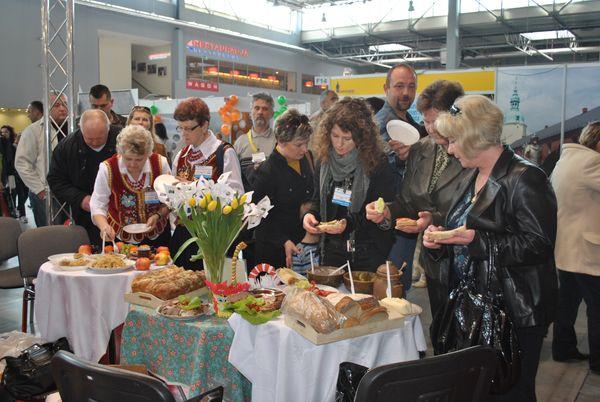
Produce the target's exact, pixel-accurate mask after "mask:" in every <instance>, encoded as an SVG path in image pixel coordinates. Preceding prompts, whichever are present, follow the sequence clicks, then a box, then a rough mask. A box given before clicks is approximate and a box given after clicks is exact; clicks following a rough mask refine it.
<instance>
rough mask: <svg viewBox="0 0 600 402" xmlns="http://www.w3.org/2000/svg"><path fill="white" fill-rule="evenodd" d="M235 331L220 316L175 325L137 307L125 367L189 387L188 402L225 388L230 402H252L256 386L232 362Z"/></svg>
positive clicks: (130, 320) (126, 338)
mask: <svg viewBox="0 0 600 402" xmlns="http://www.w3.org/2000/svg"><path fill="white" fill-rule="evenodd" d="M232 340H233V330H232V329H231V327H230V326H229V324H228V323H227V320H225V319H222V318H218V317H216V316H212V317H205V318H203V319H201V320H195V321H187V322H184V321H175V320H171V319H168V318H164V317H160V316H158V315H157V314H156V313H155V312H154V311H153V310H151V309H147V308H144V307H139V306H132V309H131V311H129V314H128V315H127V318H126V319H125V327H124V328H123V338H122V343H121V364H145V365H146V367H147V368H148V370H150V371H152V372H153V373H155V374H157V375H159V376H161V377H163V378H164V379H165V380H167V381H168V382H173V383H180V384H183V385H185V386H187V387H189V395H188V397H193V396H195V395H198V394H200V393H202V392H204V391H207V390H209V389H211V388H214V387H217V386H219V385H223V386H224V387H225V398H224V400H226V401H250V399H251V393H252V386H251V384H250V382H249V381H248V380H247V379H246V378H245V377H244V376H243V375H242V374H240V372H239V371H237V370H236V369H235V367H233V366H232V365H231V364H230V363H229V362H228V361H227V357H228V355H229V348H230V346H231V342H232Z"/></svg>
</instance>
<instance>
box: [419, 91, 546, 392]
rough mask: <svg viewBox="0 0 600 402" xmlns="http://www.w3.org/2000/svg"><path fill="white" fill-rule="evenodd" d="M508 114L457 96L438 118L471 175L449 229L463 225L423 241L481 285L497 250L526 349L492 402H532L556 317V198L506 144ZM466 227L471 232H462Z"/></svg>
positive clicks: (454, 273) (504, 291)
mask: <svg viewBox="0 0 600 402" xmlns="http://www.w3.org/2000/svg"><path fill="white" fill-rule="evenodd" d="M502 124H503V115H502V112H501V111H500V109H499V108H498V107H497V106H496V105H494V104H493V103H492V102H491V101H490V100H489V99H488V98H486V97H484V96H480V95H469V96H464V97H462V98H459V99H458V100H457V101H456V102H455V103H454V105H453V106H452V108H451V109H450V111H449V113H444V114H442V115H440V116H439V117H438V119H437V121H436V128H437V130H438V132H439V133H440V134H441V135H442V136H444V137H446V138H448V140H449V141H450V144H449V148H448V151H449V153H450V154H452V155H454V156H455V157H456V158H457V159H458V160H459V161H460V163H461V165H462V166H463V167H465V168H473V169H474V171H473V173H472V174H471V176H470V177H468V178H467V179H466V180H465V181H464V183H463V184H462V186H461V187H460V188H459V190H458V191H457V192H456V198H455V199H454V202H453V206H452V207H451V208H450V210H449V212H448V215H447V217H446V228H447V229H454V228H462V230H461V229H459V230H457V231H455V232H454V235H453V236H452V237H450V238H448V239H445V240H433V238H432V237H430V236H431V233H432V232H436V231H440V230H445V228H443V227H441V226H430V227H429V228H428V229H427V230H426V231H425V235H424V241H423V244H424V246H425V247H427V248H430V249H439V248H441V247H442V245H446V246H444V248H443V251H444V252H448V253H449V256H450V257H449V259H448V261H449V262H450V265H451V267H450V268H451V280H452V281H453V283H455V284H456V283H457V282H458V281H459V280H460V279H461V278H462V277H463V276H464V275H465V273H466V270H467V269H468V268H469V266H470V265H471V264H472V266H473V267H474V268H475V273H476V279H477V284H478V286H482V284H483V281H484V280H485V278H484V276H485V275H484V274H485V273H486V272H487V270H488V267H487V262H488V255H489V252H490V250H488V245H487V244H488V243H487V241H486V239H487V238H493V239H494V241H495V242H496V244H497V246H498V255H497V265H498V267H497V270H498V280H499V289H497V291H498V293H499V294H500V295H501V296H502V298H503V300H504V303H505V307H506V310H507V312H508V314H509V316H510V318H511V319H512V321H513V324H514V326H515V327H516V333H517V338H518V341H519V346H520V348H521V351H522V362H521V377H520V379H519V381H518V382H517V384H516V385H515V386H514V387H513V389H511V390H510V391H509V393H508V394H505V395H502V396H500V397H497V398H496V399H495V400H506V401H509V400H510V401H524V402H525V401H535V400H536V397H535V376H536V373H537V367H538V363H539V358H540V351H541V347H542V340H543V338H544V336H545V334H546V332H547V329H548V326H549V325H550V323H551V322H552V321H553V319H554V315H555V311H556V305H555V303H556V300H557V279H556V271H555V266H554V243H555V238H556V198H555V196H554V192H553V191H552V188H551V186H550V183H549V181H548V178H547V177H546V175H545V173H544V172H543V171H542V170H540V169H539V168H537V167H536V166H534V165H532V164H531V163H529V162H527V161H526V160H524V159H523V158H521V157H519V156H517V155H516V154H515V153H514V152H513V151H512V150H511V149H510V148H509V147H507V146H503V145H502V143H501V134H502ZM465 226H466V227H465Z"/></svg>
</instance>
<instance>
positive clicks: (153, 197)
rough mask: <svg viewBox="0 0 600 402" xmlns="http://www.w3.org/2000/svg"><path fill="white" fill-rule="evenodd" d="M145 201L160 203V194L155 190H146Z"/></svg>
mask: <svg viewBox="0 0 600 402" xmlns="http://www.w3.org/2000/svg"><path fill="white" fill-rule="evenodd" d="M144 203H146V204H160V200H159V199H158V194H157V193H156V191H154V190H146V191H145V192H144Z"/></svg>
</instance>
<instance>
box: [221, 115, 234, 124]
mask: <svg viewBox="0 0 600 402" xmlns="http://www.w3.org/2000/svg"><path fill="white" fill-rule="evenodd" d="M221 120H223V123H227V124H229V123H231V121H232V119H231V114H230V113H227V114H224V115H223V116H221Z"/></svg>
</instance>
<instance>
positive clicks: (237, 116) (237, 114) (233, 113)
mask: <svg viewBox="0 0 600 402" xmlns="http://www.w3.org/2000/svg"><path fill="white" fill-rule="evenodd" d="M240 117H242V114H241V113H240V111H239V110H237V109H233V110H232V111H231V120H233V121H238V120H239V119H240Z"/></svg>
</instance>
